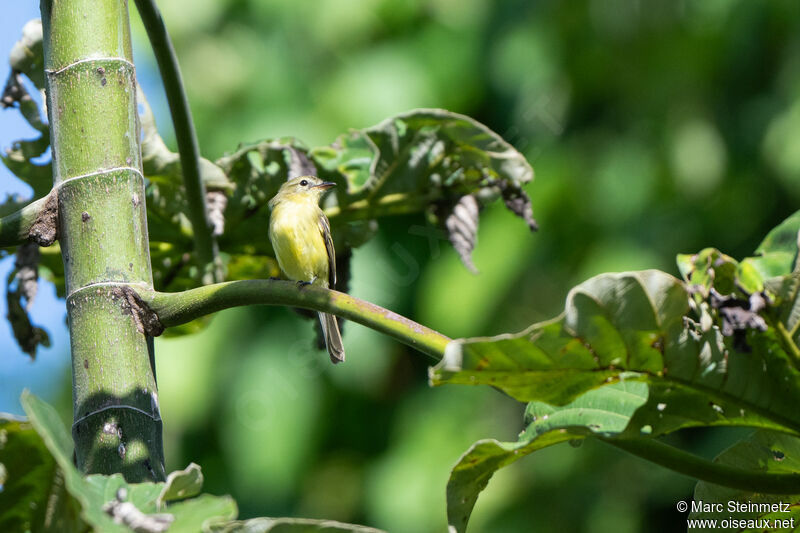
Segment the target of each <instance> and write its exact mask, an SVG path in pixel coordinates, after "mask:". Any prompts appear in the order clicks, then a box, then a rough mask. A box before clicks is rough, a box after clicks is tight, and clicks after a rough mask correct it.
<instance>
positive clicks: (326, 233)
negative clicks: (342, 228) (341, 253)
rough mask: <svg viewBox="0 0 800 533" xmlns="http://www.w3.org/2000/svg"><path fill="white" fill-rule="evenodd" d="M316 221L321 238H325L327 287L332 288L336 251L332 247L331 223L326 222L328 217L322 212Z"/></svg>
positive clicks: (334, 278) (334, 282) (334, 277)
mask: <svg viewBox="0 0 800 533" xmlns="http://www.w3.org/2000/svg"><path fill="white" fill-rule="evenodd" d="M317 222H318V223H319V231H320V232H321V233H322V238H323V239H324V240H325V250H326V251H327V252H328V287H329V288H331V289H333V288H334V285H336V251H335V250H334V249H333V237H332V236H331V223H330V222H328V217H326V216H325V213H322V212H320V214H319V218H318V219H317Z"/></svg>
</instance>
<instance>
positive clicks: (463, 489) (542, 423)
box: [447, 381, 648, 532]
mask: <svg viewBox="0 0 800 533" xmlns="http://www.w3.org/2000/svg"><path fill="white" fill-rule="evenodd" d="M647 394H648V390H647V385H646V384H645V383H641V382H637V381H620V382H617V383H614V384H612V385H609V386H607V387H603V388H600V389H595V390H592V391H589V392H588V393H586V394H584V395H583V396H580V397H579V398H577V399H576V400H575V401H573V402H572V403H569V404H567V405H565V406H563V407H553V406H551V405H548V404H546V403H544V402H531V403H530V404H529V405H528V407H527V410H526V420H527V423H528V425H527V427H526V428H525V431H523V432H522V433H521V434H520V436H519V439H518V440H517V442H499V441H496V440H494V439H486V440H481V441H478V442H476V443H475V444H473V445H472V447H471V448H470V449H469V450H467V452H466V453H465V454H464V455H463V456H461V458H460V459H459V460H458V463H457V464H456V465H455V466H454V467H453V470H452V472H451V474H450V480H449V481H448V482H447V519H448V524H449V525H450V527H451V528H455V530H456V531H458V532H463V531H465V530H466V527H467V521H468V520H469V516H470V514H471V513H472V508H473V507H474V506H475V502H476V501H477V499H478V495H479V494H480V492H481V491H482V490H483V489H484V488H486V485H487V483H488V482H489V479H490V478H491V477H492V475H493V474H494V472H495V471H497V470H499V469H500V468H502V467H504V466H506V465H508V464H511V463H513V462H514V461H516V460H517V459H520V458H522V457H524V456H526V455H528V454H530V453H533V452H535V451H536V450H540V449H542V448H546V447H548V446H552V445H554V444H558V443H560V442H565V441H573V440H580V439H584V438H586V437H587V436H591V435H602V436H604V437H614V436H616V435H619V434H621V433H622V432H623V431H624V430H625V428H626V427H627V426H628V423H629V422H630V420H631V417H632V416H633V414H634V413H635V412H636V410H637V409H638V408H639V407H640V406H642V405H643V404H644V403H645V402H646V401H647Z"/></svg>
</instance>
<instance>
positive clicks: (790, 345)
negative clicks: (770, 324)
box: [775, 320, 800, 368]
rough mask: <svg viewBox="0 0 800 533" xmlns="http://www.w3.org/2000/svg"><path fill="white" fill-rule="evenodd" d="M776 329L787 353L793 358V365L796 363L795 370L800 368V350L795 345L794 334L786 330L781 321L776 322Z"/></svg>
mask: <svg viewBox="0 0 800 533" xmlns="http://www.w3.org/2000/svg"><path fill="white" fill-rule="evenodd" d="M775 329H776V330H777V331H778V335H780V337H781V340H782V341H783V344H784V345H785V347H786V351H787V352H788V353H789V355H790V356H791V357H792V363H794V366H795V368H800V348H798V347H797V344H795V342H794V339H793V337H792V334H791V333H790V332H789V331H787V330H786V326H784V325H783V322H781V321H780V320H776V321H775Z"/></svg>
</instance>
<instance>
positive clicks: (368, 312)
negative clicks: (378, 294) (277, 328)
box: [137, 280, 450, 361]
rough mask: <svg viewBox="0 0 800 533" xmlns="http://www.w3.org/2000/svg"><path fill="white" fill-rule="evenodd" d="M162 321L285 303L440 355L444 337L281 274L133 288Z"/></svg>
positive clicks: (167, 323) (168, 323) (171, 322)
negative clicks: (179, 288)
mask: <svg viewBox="0 0 800 533" xmlns="http://www.w3.org/2000/svg"><path fill="white" fill-rule="evenodd" d="M137 291H138V293H139V295H140V296H141V298H142V300H144V302H145V303H146V304H147V305H148V306H149V307H150V310H151V311H153V312H155V314H156V315H157V316H158V319H159V321H160V322H161V324H162V325H163V326H164V327H170V326H177V325H180V324H185V323H186V322H190V321H192V320H194V319H196V318H199V317H201V316H204V315H208V314H210V313H214V312H216V311H220V310H222V309H228V308H230V307H237V306H242V305H253V304H263V305H287V306H292V307H302V308H304V309H313V310H315V311H324V312H326V313H331V314H334V315H338V316H340V317H342V318H346V319H348V320H352V321H353V322H358V323H359V324H363V325H364V326H367V327H369V328H372V329H374V330H376V331H380V332H381V333H385V334H386V335H389V336H391V337H394V338H395V339H397V340H399V341H400V342H402V343H405V344H407V345H409V346H411V347H412V348H416V349H417V350H419V351H420V352H422V353H424V354H427V355H429V356H430V357H431V358H432V359H434V360H436V361H438V360H439V359H441V358H442V355H443V354H444V349H445V347H446V346H447V343H449V342H450V339H449V338H448V337H445V336H444V335H442V334H441V333H438V332H436V331H434V330H432V329H430V328H427V327H425V326H423V325H421V324H417V323H416V322H414V321H412V320H409V319H407V318H405V317H403V316H401V315H398V314H397V313H394V312H392V311H389V310H388V309H384V308H383V307H379V306H377V305H375V304H372V303H369V302H366V301H364V300H359V299H358V298H355V297H353V296H350V295H349V294H345V293H342V292H337V291H332V290H328V289H323V288H320V287H315V286H305V287H299V288H298V286H297V284H296V283H294V282H289V281H279V280H245V281H230V282H227V283H217V284H214V285H206V286H204V287H198V288H196V289H190V290H187V291H183V292H176V293H164V292H155V291H151V290H147V289H137Z"/></svg>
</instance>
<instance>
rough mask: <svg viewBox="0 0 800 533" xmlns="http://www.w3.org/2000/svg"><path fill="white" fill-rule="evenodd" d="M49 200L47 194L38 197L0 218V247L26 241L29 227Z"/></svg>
mask: <svg viewBox="0 0 800 533" xmlns="http://www.w3.org/2000/svg"><path fill="white" fill-rule="evenodd" d="M49 200H50V197H49V196H46V197H44V198H40V199H38V200H36V201H35V202H31V203H29V204H28V205H26V206H25V207H23V208H22V209H20V210H18V211H15V212H13V213H11V214H9V215H6V216H4V217H2V218H0V248H8V247H11V246H19V245H20V244H24V243H25V242H27V241H28V239H29V238H30V237H31V234H30V231H31V228H32V227H33V226H34V224H36V222H37V221H38V220H40V216H41V214H42V213H43V212H44V210H45V208H46V207H47V203H48V201H49ZM50 244H52V242H51V243H50Z"/></svg>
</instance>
